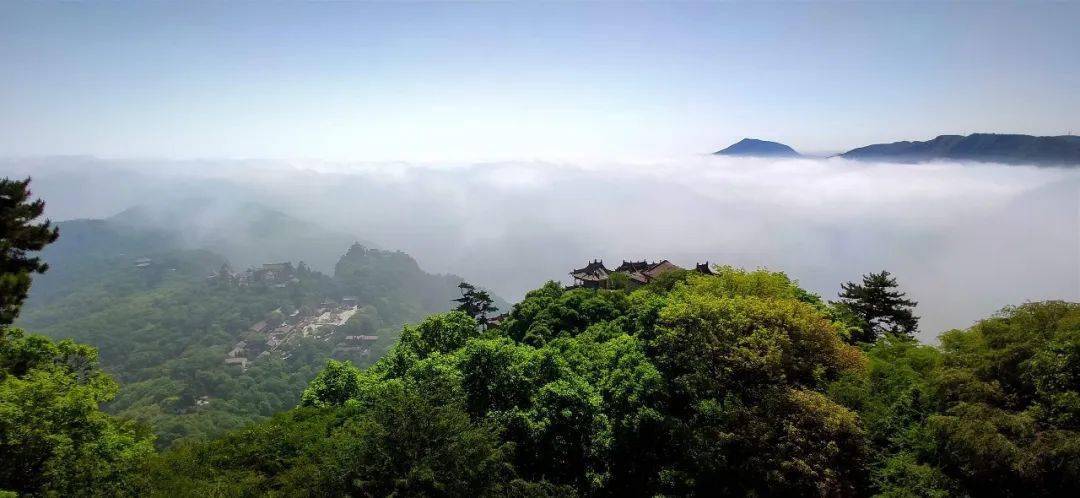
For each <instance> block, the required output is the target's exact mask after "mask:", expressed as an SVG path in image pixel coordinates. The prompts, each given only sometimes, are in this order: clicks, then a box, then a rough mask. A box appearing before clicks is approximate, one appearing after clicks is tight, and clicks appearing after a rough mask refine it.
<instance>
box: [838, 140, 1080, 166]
mask: <svg viewBox="0 0 1080 498" xmlns="http://www.w3.org/2000/svg"><path fill="white" fill-rule="evenodd" d="M840 157H844V158H847V159H857V160H885V161H897V162H920V161H928V160H932V159H954V160H969V161H984V162H1000V163H1010V164H1021V163H1024V164H1044V165H1080V137H1078V136H1072V135H1063V136H1057V137H1036V136H1031V135H1008V134H995V133H975V134H972V135H968V136H963V135H941V136H938V137H936V138H934V139H932V140H927V141H924V142H893V143H889V144H874V145H868V146H866V147H859V148H857V149H852V150H850V151H847V152H845V153H843V154H840Z"/></svg>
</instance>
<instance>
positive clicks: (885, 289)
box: [840, 270, 919, 344]
mask: <svg viewBox="0 0 1080 498" xmlns="http://www.w3.org/2000/svg"><path fill="white" fill-rule="evenodd" d="M897 287H898V285H897V283H896V278H895V277H891V276H890V275H889V272H887V271H884V270H882V271H881V273H871V274H869V275H863V279H862V283H861V284H857V283H854V282H847V283H845V284H843V285H842V288H843V290H842V291H841V292H840V304H841V305H842V306H844V307H846V308H847V309H848V310H849V311H850V313H851V314H853V315H854V316H855V318H857V320H858V324H859V328H858V330H857V332H856V333H855V334H853V335H852V336H851V338H850V340H851V342H852V343H855V344H869V343H872V342H874V341H876V340H877V339H878V338H879V337H881V336H883V335H885V334H894V335H904V336H907V337H912V336H914V334H915V332H916V331H917V330H918V328H919V317H917V316H915V315H914V313H912V310H913V309H914V308H915V305H916V304H917V303H916V302H915V301H912V300H910V299H907V298H906V297H905V294H904V293H903V292H900V291H898V290H895V289H896V288H897Z"/></svg>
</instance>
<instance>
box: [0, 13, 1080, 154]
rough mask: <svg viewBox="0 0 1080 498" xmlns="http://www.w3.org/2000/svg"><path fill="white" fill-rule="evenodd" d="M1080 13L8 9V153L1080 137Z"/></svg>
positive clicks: (3, 24)
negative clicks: (1020, 135) (1079, 50)
mask: <svg viewBox="0 0 1080 498" xmlns="http://www.w3.org/2000/svg"><path fill="white" fill-rule="evenodd" d="M1077 25H1080V2H1069V3H1049V2H1027V3H987V2H965V3H937V2H932V3H879V2H873V3H798V4H782V3H767V4H761V3H758V4H742V3H740V4H730V3H697V2H686V3H650V2H644V3H634V4H623V3H515V4H492V3H483V4H453V3H436V4H424V3H393V4H386V3H378V4H376V3H349V4H344V3H302V4H301V3H287V2H281V3H277V2H271V3H264V2H260V3H254V2H252V3H248V2H213V3H197V2H175V3H159V2H138V3H134V2H108V3H104V2H85V3H84V2H65V3H52V2H33V3H28V2H18V1H7V2H2V3H0V156H7V157H26V156H39V155H50V156H51V155H86V156H96V157H104V158H148V157H150V158H163V159H192V158H221V159H242V158H268V159H282V158H309V159H323V160H372V161H395V160H401V161H479V160H483V161H490V160H532V159H537V158H544V159H551V158H556V159H557V158H598V157H603V158H615V157H636V158H640V157H667V156H671V155H687V154H703V153H708V152H711V151H714V150H717V149H720V148H722V147H724V146H726V145H729V144H730V143H732V142H735V141H737V140H739V139H741V138H743V137H757V138H764V139H770V140H777V141H781V142H784V143H787V144H789V145H792V146H793V147H795V148H796V149H798V150H800V151H804V152H810V153H821V154H824V153H830V152H838V151H843V150H846V149H849V148H852V147H856V146H860V145H865V144H868V143H875V142H888V141H896V140H914V139H928V138H931V137H933V136H936V135H938V134H945V133H956V134H966V133H972V132H1016V133H1029V134H1037V135H1061V134H1066V133H1069V132H1078V131H1080V122H1078V121H1077V116H1080V92H1078V91H1077V90H1076V89H1077V88H1080V56H1078V55H1077V47H1080V29H1077Z"/></svg>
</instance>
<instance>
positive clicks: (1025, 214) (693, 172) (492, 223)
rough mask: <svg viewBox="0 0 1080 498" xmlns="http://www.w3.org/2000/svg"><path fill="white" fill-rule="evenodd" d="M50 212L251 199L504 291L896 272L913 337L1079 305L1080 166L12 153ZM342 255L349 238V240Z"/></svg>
mask: <svg viewBox="0 0 1080 498" xmlns="http://www.w3.org/2000/svg"><path fill="white" fill-rule="evenodd" d="M0 173H3V174H5V175H11V174H20V175H25V174H30V175H33V176H35V177H36V180H35V186H36V190H37V192H38V193H39V194H40V195H42V196H43V197H44V198H45V199H46V200H47V201H48V202H49V210H50V214H51V215H52V216H53V217H55V218H58V219H64V218H74V217H100V216H108V215H110V214H113V213H115V212H117V211H119V210H121V209H124V208H127V207H130V206H131V205H133V204H136V203H141V202H149V201H156V202H160V200H161V199H163V198H165V199H167V198H181V197H185V196H191V195H200V196H212V197H223V198H240V199H244V200H254V201H257V202H261V203H264V204H267V205H269V206H271V207H274V208H278V209H281V210H283V211H286V212H288V213H290V214H293V215H295V216H298V217H301V218H303V219H307V220H312V221H315V222H319V223H322V224H324V225H327V226H330V227H334V228H338V229H342V230H347V231H349V232H351V233H354V234H356V235H357V236H358V238H361V239H364V240H370V241H374V242H376V243H378V244H379V245H381V246H382V247H386V248H398V249H402V250H405V251H406V252H409V253H410V254H412V255H413V256H415V257H416V258H417V259H418V260H419V261H420V263H421V265H422V266H424V267H425V268H426V269H429V270H431V271H439V272H453V273H457V274H460V275H463V276H466V277H467V278H470V279H472V280H474V281H476V282H478V283H480V284H483V285H486V286H488V287H490V288H492V289H494V290H495V291H496V292H498V293H500V294H501V295H503V296H505V297H507V298H508V299H511V300H514V299H517V298H520V297H521V295H522V294H523V293H524V292H525V291H527V290H528V289H531V288H534V287H536V286H538V285H539V284H540V283H542V282H543V281H544V280H547V279H556V280H565V278H566V273H567V271H568V270H570V269H571V268H573V267H576V266H580V265H581V264H583V263H584V262H585V261H587V260H589V259H592V258H603V259H604V260H605V261H608V262H613V263H615V264H618V262H619V261H620V260H621V259H643V258H648V259H660V258H669V259H672V260H673V261H675V262H676V263H679V264H683V265H691V264H693V263H695V262H699V261H705V260H709V261H710V262H712V263H721V264H733V265H737V266H743V267H750V268H753V267H759V266H760V267H767V268H770V269H776V270H783V271H786V272H787V273H788V274H790V275H791V276H793V277H795V278H797V279H799V280H800V282H802V284H803V285H804V286H805V287H807V288H809V289H811V290H814V291H817V292H820V293H821V294H822V295H823V296H824V297H826V298H832V297H835V294H836V291H837V290H838V288H839V285H840V283H841V282H843V281H846V280H853V279H856V278H858V277H859V275H861V274H863V273H867V272H870V271H877V270H880V269H888V270H889V271H891V272H893V273H894V274H896V276H897V277H898V278H899V280H900V282H901V284H902V285H903V287H904V289H906V290H907V291H908V292H909V294H910V295H911V296H912V297H913V298H914V299H916V300H918V301H919V302H920V304H919V308H918V314H920V315H921V316H922V317H923V322H922V324H923V327H922V328H923V333H922V335H921V337H922V338H923V339H924V340H932V339H933V338H934V337H935V336H936V335H937V334H938V333H939V332H941V331H942V330H944V329H947V328H951V327H963V326H967V325H969V324H970V323H971V322H972V321H973V320H975V319H978V318H980V317H984V316H987V315H989V314H990V313H992V312H994V311H995V310H997V309H999V308H1000V307H1002V306H1005V305H1008V304H1018V303H1022V302H1024V301H1026V300H1038V299H1050V298H1056V299H1069V300H1080V169H1071V170H1070V169H1061V168H1038V167H1028V166H1006V165H995V164H970V163H968V164H961V163H948V162H932V163H926V164H919V165H901V164H878V163H864V162H852V161H847V160H843V159H828V160H812V159H797V160H765V159H735V158H718V157H693V158H680V159H671V160H660V161H613V162H606V163H605V162H589V163H553V162H506V163H496V164H475V165H472V164H458V165H435V164H405V163H379V164H367V163H364V164H361V163H357V164H346V163H317V162H306V163H284V162H261V161H246V162H235V161H233V162H218V161H198V162H182V163H181V162H168V161H149V160H148V161H135V160H131V161H105V160H94V159H81V158H66V159H32V160H6V161H3V162H0ZM343 251H344V248H343Z"/></svg>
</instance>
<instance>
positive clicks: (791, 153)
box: [713, 138, 801, 157]
mask: <svg viewBox="0 0 1080 498" xmlns="http://www.w3.org/2000/svg"><path fill="white" fill-rule="evenodd" d="M713 154H714V155H719V156H750V157H801V156H800V155H799V153H798V152H795V149H792V148H791V147H789V146H787V145H784V144H782V143H779V142H770V141H768V140H759V139H756V138H744V139H742V140H739V141H738V142H736V143H735V144H732V145H731V146H729V147H727V148H726V149H723V150H720V151H717V152H714V153H713Z"/></svg>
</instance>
